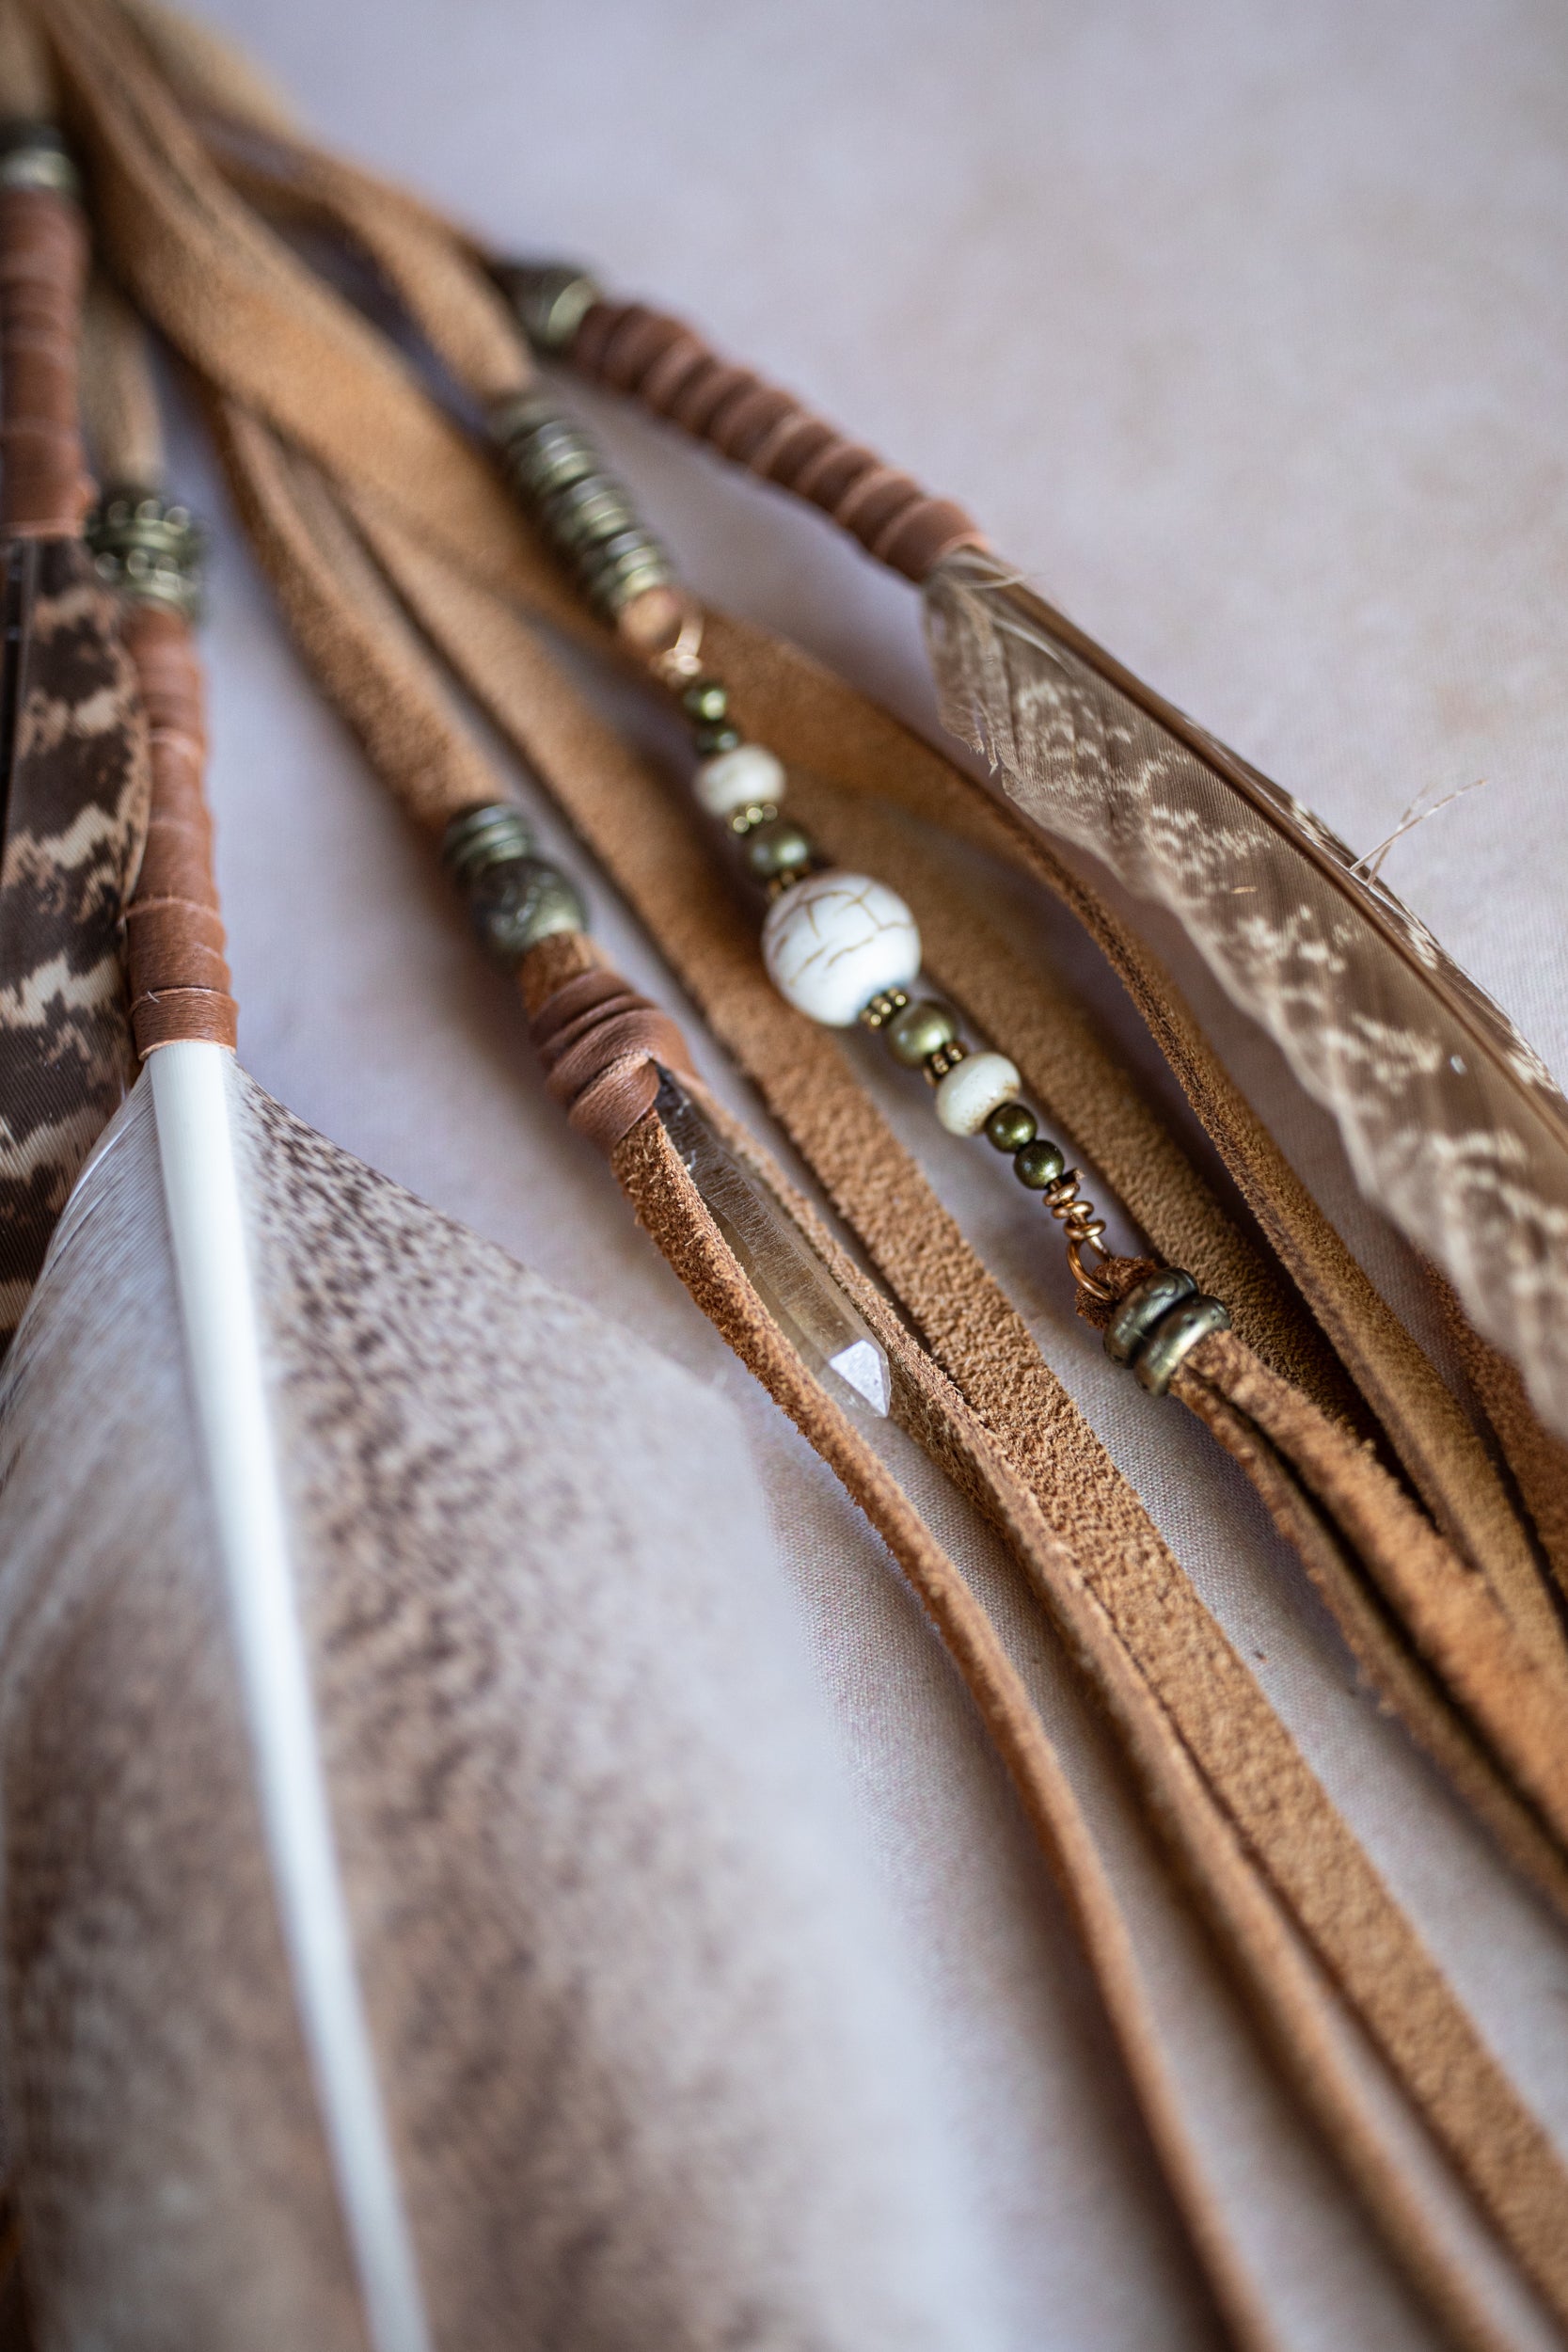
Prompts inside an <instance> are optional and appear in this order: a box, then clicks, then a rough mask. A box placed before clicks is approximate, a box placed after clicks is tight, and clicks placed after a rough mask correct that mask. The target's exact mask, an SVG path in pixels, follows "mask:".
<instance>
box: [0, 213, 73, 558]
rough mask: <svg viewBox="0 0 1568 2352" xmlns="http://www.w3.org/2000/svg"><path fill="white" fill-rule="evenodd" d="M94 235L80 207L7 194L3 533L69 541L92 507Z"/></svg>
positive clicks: (0, 244) (2, 317) (2, 305)
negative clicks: (84, 325) (81, 411)
mask: <svg viewBox="0 0 1568 2352" xmlns="http://www.w3.org/2000/svg"><path fill="white" fill-rule="evenodd" d="M86 283H87V230H86V227H85V225H84V223H83V220H82V215H81V212H80V210H79V208H78V207H77V205H76V204H75V203H74V202H73V201H72V199H71V198H70V197H68V196H60V195H56V194H55V192H54V191H53V190H52V189H47V188H8V187H0V382H3V385H4V395H3V406H0V534H3V535H4V536H5V537H7V538H9V539H17V538H27V539H58V538H71V537H74V536H75V534H76V533H77V532H79V531H80V530H81V528H82V517H83V516H84V515H85V514H86V513H87V508H88V507H89V506H90V505H91V503H92V497H93V489H92V484H91V482H90V481H89V479H88V478H87V469H86V466H85V464H84V462H83V457H82V439H81V433H80V429H79V427H78V423H77V393H76V373H77V366H78V356H79V346H80V339H81V315H82V293H83V289H84V287H85V285H86Z"/></svg>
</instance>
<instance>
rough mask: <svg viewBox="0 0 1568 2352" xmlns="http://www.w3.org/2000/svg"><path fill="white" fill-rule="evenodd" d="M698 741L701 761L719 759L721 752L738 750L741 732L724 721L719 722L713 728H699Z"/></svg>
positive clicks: (698, 753)
mask: <svg viewBox="0 0 1568 2352" xmlns="http://www.w3.org/2000/svg"><path fill="white" fill-rule="evenodd" d="M739 741H740V731H739V729H738V728H737V727H732V726H728V725H726V724H725V723H724V722H723V721H722V720H717V721H716V722H715V723H714V724H713V725H712V726H701V727H699V728H698V729H697V756H698V757H699V759H717V758H718V756H719V754H720V753H721V752H733V751H734V750H736V747H737V745H738V744H739Z"/></svg>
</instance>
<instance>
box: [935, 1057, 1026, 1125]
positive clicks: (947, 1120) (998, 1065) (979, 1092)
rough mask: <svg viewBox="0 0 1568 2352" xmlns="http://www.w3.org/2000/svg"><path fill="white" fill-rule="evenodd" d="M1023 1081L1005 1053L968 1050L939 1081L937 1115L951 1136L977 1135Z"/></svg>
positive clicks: (1011, 1097) (1008, 1101)
mask: <svg viewBox="0 0 1568 2352" xmlns="http://www.w3.org/2000/svg"><path fill="white" fill-rule="evenodd" d="M1021 1085H1022V1079H1021V1078H1020V1077H1019V1074H1018V1068H1017V1065H1016V1064H1015V1063H1013V1062H1010V1061H1009V1060H1008V1059H1007V1057H1006V1054H968V1055H966V1056H965V1057H964V1059H963V1060H962V1061H960V1062H955V1063H954V1065H953V1067H952V1069H951V1070H950V1071H949V1072H948V1073H947V1075H946V1076H945V1077H944V1078H941V1079H939V1080H938V1082H937V1117H938V1118H939V1119H940V1120H941V1121H942V1125H943V1126H944V1127H945V1128H946V1130H947V1132H948V1134H949V1135H950V1136H977V1135H978V1134H979V1132H980V1130H981V1128H982V1127H983V1126H984V1125H985V1123H986V1121H987V1120H988V1119H989V1118H990V1115H991V1113H992V1111H999V1110H1000V1109H1001V1107H1002V1105H1003V1104H1004V1103H1010V1102H1011V1101H1012V1100H1013V1098H1014V1097H1015V1095H1016V1094H1017V1093H1018V1090H1019V1088H1020V1086H1021Z"/></svg>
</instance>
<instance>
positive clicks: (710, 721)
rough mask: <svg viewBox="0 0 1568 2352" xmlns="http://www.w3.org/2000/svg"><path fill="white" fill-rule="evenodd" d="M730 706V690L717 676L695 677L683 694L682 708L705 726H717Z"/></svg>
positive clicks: (690, 716)
mask: <svg viewBox="0 0 1568 2352" xmlns="http://www.w3.org/2000/svg"><path fill="white" fill-rule="evenodd" d="M729 707H730V697H729V690H728V688H726V687H723V686H721V684H720V683H719V680H718V679H717V678H716V677H699V678H693V679H692V681H691V683H690V685H689V687H688V688H687V690H686V691H685V693H684V694H683V695H682V696H681V708H682V709H683V710H684V711H685V712H686V713H687V715H688V717H689V718H692V719H695V720H696V721H697V722H698V723H699V724H700V725H703V726H709V727H712V726H717V725H718V724H719V723H720V721H721V719H723V718H724V717H725V716H726V714H727V713H728V710H729Z"/></svg>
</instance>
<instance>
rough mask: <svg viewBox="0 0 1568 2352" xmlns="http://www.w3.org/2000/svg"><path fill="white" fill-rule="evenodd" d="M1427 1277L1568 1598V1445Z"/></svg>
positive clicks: (1448, 1291) (1513, 1372) (1436, 1280)
mask: <svg viewBox="0 0 1568 2352" xmlns="http://www.w3.org/2000/svg"><path fill="white" fill-rule="evenodd" d="M1427 1278H1428V1279H1429V1280H1430V1282H1431V1283H1432V1286H1433V1290H1434V1291H1435V1292H1436V1294H1437V1298H1438V1302H1439V1304H1440V1305H1441V1307H1442V1310H1443V1315H1444V1320H1445V1321H1446V1323H1447V1324H1448V1327H1449V1336H1450V1338H1451V1339H1452V1341H1453V1343H1454V1346H1455V1348H1456V1350H1457V1351H1458V1355H1459V1359H1460V1361H1461V1363H1462V1364H1463V1365H1464V1367H1465V1378H1466V1379H1467V1380H1468V1381H1469V1383H1470V1387H1471V1389H1472V1390H1473V1391H1474V1392H1475V1395H1476V1397H1477V1399H1478V1401H1479V1402H1480V1404H1481V1408H1482V1410H1483V1411H1484V1413H1485V1415H1486V1418H1487V1420H1488V1421H1489V1422H1490V1423H1491V1425H1492V1430H1493V1433H1494V1435H1495V1436H1496V1438H1497V1443H1498V1445H1499V1447H1500V1448H1501V1450H1502V1454H1503V1458H1504V1460H1505V1461H1506V1462H1507V1464H1508V1467H1509V1469H1510V1470H1511V1471H1512V1472H1513V1477H1514V1480H1515V1482H1516V1484H1517V1486H1518V1488H1519V1492H1520V1495H1521V1496H1522V1498H1523V1500H1524V1504H1525V1508H1526V1510H1527V1511H1528V1513H1529V1516H1530V1518H1531V1520H1532V1522H1533V1524H1534V1527H1535V1533H1536V1536H1537V1538H1538V1540H1539V1542H1540V1545H1541V1549H1542V1551H1543V1552H1544V1554H1545V1557H1546V1560H1547V1562H1548V1563H1549V1565H1550V1567H1551V1571H1552V1574H1553V1575H1554V1576H1555V1577H1556V1579H1557V1581H1558V1584H1559V1586H1560V1589H1561V1591H1562V1592H1563V1593H1564V1594H1568V1444H1564V1442H1563V1440H1562V1439H1561V1438H1560V1437H1558V1436H1556V1434H1555V1433H1554V1432H1553V1431H1552V1430H1550V1429H1548V1428H1546V1427H1545V1425H1544V1423H1543V1422H1542V1421H1541V1419H1540V1417H1539V1415H1538V1414H1537V1412H1536V1410H1535V1407H1534V1406H1533V1405H1532V1404H1531V1403H1530V1401H1529V1397H1528V1394H1527V1392H1526V1389H1525V1384H1524V1381H1523V1379H1522V1378H1521V1376H1520V1375H1519V1373H1518V1371H1517V1369H1516V1368H1515V1367H1514V1366H1513V1364H1511V1363H1510V1362H1509V1360H1508V1359H1507V1357H1506V1356H1502V1355H1499V1354H1498V1352H1497V1349H1496V1348H1495V1347H1494V1346H1493V1344H1492V1343H1491V1341H1490V1340H1484V1339H1482V1338H1481V1333H1480V1332H1479V1331H1478V1330H1477V1329H1476V1327H1475V1325H1474V1324H1473V1323H1472V1322H1471V1321H1470V1318H1469V1316H1468V1315H1467V1314H1466V1313H1465V1310H1464V1308H1463V1307H1462V1306H1461V1305H1460V1303H1459V1300H1458V1298H1457V1296H1456V1295H1455V1294H1454V1292H1453V1290H1452V1288H1451V1287H1450V1285H1449V1283H1448V1282H1447V1281H1446V1280H1445V1279H1444V1278H1443V1276H1442V1275H1441V1274H1439V1273H1438V1272H1437V1269H1436V1268H1435V1267H1434V1266H1430V1265H1429V1266H1428V1268H1427Z"/></svg>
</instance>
